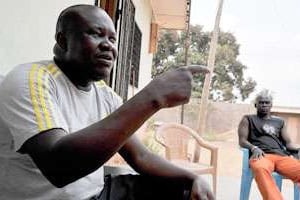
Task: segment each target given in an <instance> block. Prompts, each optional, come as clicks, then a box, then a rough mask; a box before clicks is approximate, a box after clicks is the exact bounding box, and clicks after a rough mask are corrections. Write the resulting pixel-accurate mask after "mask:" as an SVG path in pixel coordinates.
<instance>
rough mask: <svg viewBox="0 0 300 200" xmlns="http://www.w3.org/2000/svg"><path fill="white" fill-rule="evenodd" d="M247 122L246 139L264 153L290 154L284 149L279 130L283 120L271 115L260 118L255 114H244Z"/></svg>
mask: <svg viewBox="0 0 300 200" xmlns="http://www.w3.org/2000/svg"><path fill="white" fill-rule="evenodd" d="M246 117H247V119H248V122H249V135H248V141H249V142H250V143H251V144H253V145H255V146H258V147H259V148H260V149H262V150H263V151H264V152H265V153H273V154H279V155H283V156H286V155H290V154H289V152H288V151H286V148H285V144H284V142H283V141H284V140H283V139H282V136H281V130H282V128H283V126H284V120H283V119H281V118H279V117H275V116H271V117H270V118H269V119H261V118H259V117H258V116H257V115H246Z"/></svg>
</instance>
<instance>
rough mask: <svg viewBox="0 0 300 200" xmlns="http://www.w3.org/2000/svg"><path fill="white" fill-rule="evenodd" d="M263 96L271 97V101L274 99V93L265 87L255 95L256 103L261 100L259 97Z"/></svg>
mask: <svg viewBox="0 0 300 200" xmlns="http://www.w3.org/2000/svg"><path fill="white" fill-rule="evenodd" d="M261 98H269V99H270V100H271V102H272V101H273V94H272V92H271V91H270V90H267V89H263V90H262V91H260V92H259V93H258V94H257V95H256V97H255V103H257V102H258V101H259V99H261Z"/></svg>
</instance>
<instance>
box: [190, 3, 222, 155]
mask: <svg viewBox="0 0 300 200" xmlns="http://www.w3.org/2000/svg"><path fill="white" fill-rule="evenodd" d="M222 7H223V0H219V3H218V9H217V15H216V19H215V25H214V30H213V34H212V39H211V42H210V49H209V55H208V61H207V66H208V69H209V70H210V73H208V74H206V76H205V80H204V84H203V89H202V95H201V103H200V110H199V120H198V130H197V131H198V133H199V134H200V135H202V134H203V133H204V131H205V127H206V115H207V106H208V97H209V88H210V83H211V78H212V73H213V71H214V67H215V57H216V50H217V44H218V36H219V31H220V28H219V25H220V20H221V15H222ZM194 153H195V154H194V160H195V161H198V160H199V157H200V149H199V148H196V149H195V152H194Z"/></svg>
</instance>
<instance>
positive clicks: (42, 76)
mask: <svg viewBox="0 0 300 200" xmlns="http://www.w3.org/2000/svg"><path fill="white" fill-rule="evenodd" d="M45 77H46V76H45V70H44V69H43V68H42V67H41V68H39V70H38V91H39V100H40V103H41V109H42V113H43V114H44V117H45V122H46V128H51V127H52V121H51V119H50V114H49V111H48V109H47V105H46V101H47V100H46V99H45V98H46V94H45V88H44V87H43V85H44V84H43V81H47V80H45ZM45 85H46V83H45ZM46 87H47V86H46Z"/></svg>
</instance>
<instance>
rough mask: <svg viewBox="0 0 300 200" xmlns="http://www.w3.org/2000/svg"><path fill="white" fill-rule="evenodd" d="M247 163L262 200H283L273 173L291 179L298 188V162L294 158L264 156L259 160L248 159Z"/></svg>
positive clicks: (272, 155) (299, 164)
mask: <svg viewBox="0 0 300 200" xmlns="http://www.w3.org/2000/svg"><path fill="white" fill-rule="evenodd" d="M249 163H250V167H251V169H252V171H253V174H254V178H255V181H256V183H257V186H258V189H259V191H260V193H261V195H262V197H263V199H264V200H283V197H282V194H281V193H280V191H279V189H278V187H277V186H276V182H275V180H274V179H273V177H272V172H273V171H276V172H278V173H279V174H281V175H283V176H284V177H286V178H288V179H291V180H292V181H293V182H295V183H297V184H298V186H300V161H299V160H297V159H295V158H292V157H289V156H280V155H275V154H265V156H264V157H263V158H261V159H257V160H254V159H250V161H249Z"/></svg>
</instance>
